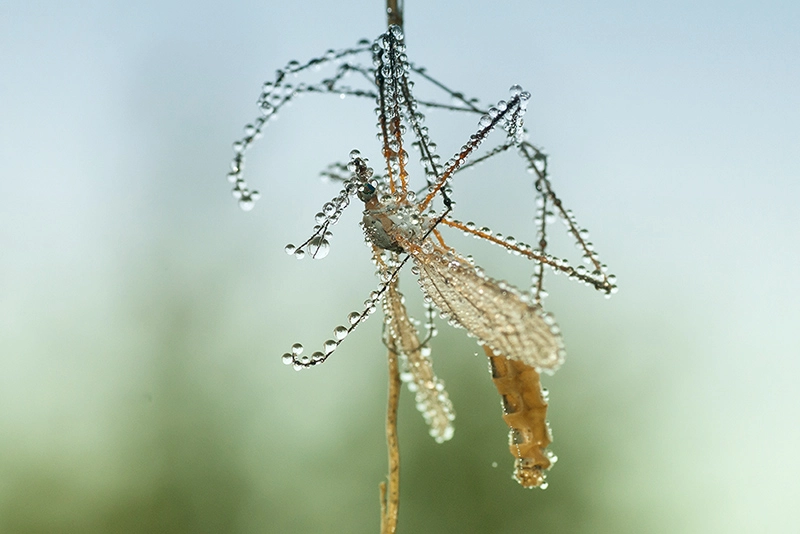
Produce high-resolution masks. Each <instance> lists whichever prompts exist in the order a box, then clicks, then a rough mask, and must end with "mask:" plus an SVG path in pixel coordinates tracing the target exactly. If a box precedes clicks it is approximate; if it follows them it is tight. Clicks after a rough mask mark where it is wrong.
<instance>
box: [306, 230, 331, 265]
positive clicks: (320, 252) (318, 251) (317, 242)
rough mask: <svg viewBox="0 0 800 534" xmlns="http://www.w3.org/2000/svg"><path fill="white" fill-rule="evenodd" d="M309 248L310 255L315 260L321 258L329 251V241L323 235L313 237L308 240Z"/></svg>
mask: <svg viewBox="0 0 800 534" xmlns="http://www.w3.org/2000/svg"><path fill="white" fill-rule="evenodd" d="M308 247H309V250H311V257H312V258H314V259H315V260H321V259H322V258H324V257H325V256H327V255H328V253H329V252H330V251H331V244H330V242H329V241H328V240H327V239H325V238H324V237H319V236H317V237H315V238H312V239H311V241H309V242H308Z"/></svg>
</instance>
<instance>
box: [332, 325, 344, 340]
mask: <svg viewBox="0 0 800 534" xmlns="http://www.w3.org/2000/svg"><path fill="white" fill-rule="evenodd" d="M333 337H335V338H336V339H338V340H339V341H341V340H343V339H344V338H346V337H347V328H345V327H344V326H337V327H336V328H334V329H333Z"/></svg>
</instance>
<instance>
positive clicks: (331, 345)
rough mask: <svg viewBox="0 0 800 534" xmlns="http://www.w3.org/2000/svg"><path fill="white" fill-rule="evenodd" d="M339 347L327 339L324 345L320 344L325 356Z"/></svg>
mask: <svg viewBox="0 0 800 534" xmlns="http://www.w3.org/2000/svg"><path fill="white" fill-rule="evenodd" d="M338 346H339V343H337V342H336V341H334V340H332V339H328V340H327V341H325V343H323V344H322V350H323V351H325V354H330V353H331V352H333V351H335V350H336V347H338Z"/></svg>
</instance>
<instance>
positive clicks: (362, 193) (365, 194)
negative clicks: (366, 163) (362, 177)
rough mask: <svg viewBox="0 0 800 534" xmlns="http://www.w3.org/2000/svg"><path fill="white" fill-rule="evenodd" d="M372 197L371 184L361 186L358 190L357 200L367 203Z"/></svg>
mask: <svg viewBox="0 0 800 534" xmlns="http://www.w3.org/2000/svg"><path fill="white" fill-rule="evenodd" d="M374 196H375V186H374V185H372V184H371V183H365V184H361V186H360V187H359V188H358V198H360V199H361V201H362V202H368V201H369V200H370V199H372V197H374Z"/></svg>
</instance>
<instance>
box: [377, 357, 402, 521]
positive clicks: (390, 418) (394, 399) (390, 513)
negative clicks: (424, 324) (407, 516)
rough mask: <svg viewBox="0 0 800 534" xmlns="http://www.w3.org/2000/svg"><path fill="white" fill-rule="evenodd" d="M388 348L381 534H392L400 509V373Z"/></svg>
mask: <svg viewBox="0 0 800 534" xmlns="http://www.w3.org/2000/svg"><path fill="white" fill-rule="evenodd" d="M392 349H393V347H389V400H388V409H387V412H386V443H387V445H388V449H389V487H388V492H387V487H386V482H381V485H380V492H381V534H394V532H395V531H396V530H397V514H398V511H399V508H400V447H399V443H398V439H397V406H398V401H399V399H400V371H399V369H398V365H397V353H396V352H395V351H394V350H392Z"/></svg>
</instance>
